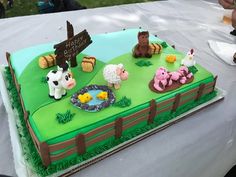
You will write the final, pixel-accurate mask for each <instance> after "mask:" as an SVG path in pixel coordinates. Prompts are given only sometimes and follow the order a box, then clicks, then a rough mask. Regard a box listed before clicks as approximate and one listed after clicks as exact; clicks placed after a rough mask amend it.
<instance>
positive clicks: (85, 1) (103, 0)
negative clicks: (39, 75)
mask: <svg viewBox="0 0 236 177" xmlns="http://www.w3.org/2000/svg"><path fill="white" fill-rule="evenodd" d="M5 1H6V0H5ZM78 1H79V2H80V4H81V5H83V6H86V7H87V8H95V7H104V6H113V5H120V4H130V3H138V2H148V1H155V0H112V1H111V0H96V1H94V0H78ZM37 2H38V0H14V7H13V8H11V9H8V10H6V17H16V16H23V15H34V14H38V13H39V12H38V8H37Z"/></svg>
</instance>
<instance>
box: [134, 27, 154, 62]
mask: <svg viewBox="0 0 236 177" xmlns="http://www.w3.org/2000/svg"><path fill="white" fill-rule="evenodd" d="M133 56H134V57H135V58H138V57H147V58H151V57H152V50H151V47H150V45H149V32H148V31H143V32H139V33H138V44H136V45H135V47H134V49H133Z"/></svg>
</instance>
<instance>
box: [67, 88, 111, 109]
mask: <svg viewBox="0 0 236 177" xmlns="http://www.w3.org/2000/svg"><path fill="white" fill-rule="evenodd" d="M101 92H107V99H104V100H102V99H99V98H97V95H99V94H100V93H101ZM84 94H87V95H88V96H87V97H86V98H85V100H84V101H82V99H81V100H80V99H79V95H84ZM86 99H87V100H86ZM71 103H72V104H73V105H74V106H76V107H78V108H80V109H82V110H85V111H89V112H97V111H100V110H102V109H104V108H107V107H109V106H110V105H112V104H113V103H115V95H114V93H113V92H112V90H111V89H109V88H108V87H107V86H104V85H89V86H86V87H84V88H82V89H81V90H80V91H78V92H76V93H74V94H73V95H72V96H71Z"/></svg>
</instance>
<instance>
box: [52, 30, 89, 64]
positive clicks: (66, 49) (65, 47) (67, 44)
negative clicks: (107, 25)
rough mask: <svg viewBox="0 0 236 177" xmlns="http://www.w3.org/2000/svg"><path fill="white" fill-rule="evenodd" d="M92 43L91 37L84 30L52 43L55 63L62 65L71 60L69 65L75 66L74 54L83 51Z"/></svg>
mask: <svg viewBox="0 0 236 177" xmlns="http://www.w3.org/2000/svg"><path fill="white" fill-rule="evenodd" d="M91 43H92V40H91V37H90V36H89V34H88V32H87V31H86V30H84V31H82V32H80V33H78V34H77V35H75V36H73V37H70V38H69V39H67V40H65V41H63V42H61V43H59V44H56V45H54V48H55V49H56V50H55V54H56V55H57V57H56V62H57V65H59V66H60V65H62V64H64V63H65V61H66V60H67V61H70V62H71V67H75V66H77V63H76V59H75V58H76V55H78V54H79V53H80V52H81V51H83V50H84V49H85V48H86V47H87V46H88V45H89V44H91Z"/></svg>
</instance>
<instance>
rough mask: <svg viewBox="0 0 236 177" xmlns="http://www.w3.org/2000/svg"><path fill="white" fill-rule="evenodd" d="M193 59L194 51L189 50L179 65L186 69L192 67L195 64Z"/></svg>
mask: <svg viewBox="0 0 236 177" xmlns="http://www.w3.org/2000/svg"><path fill="white" fill-rule="evenodd" d="M193 57H194V50H193V49H191V50H190V51H189V52H188V53H187V55H186V56H185V57H184V59H183V60H182V61H181V64H182V65H184V66H187V67H191V66H194V65H195V64H196V61H195V60H194V59H193Z"/></svg>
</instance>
